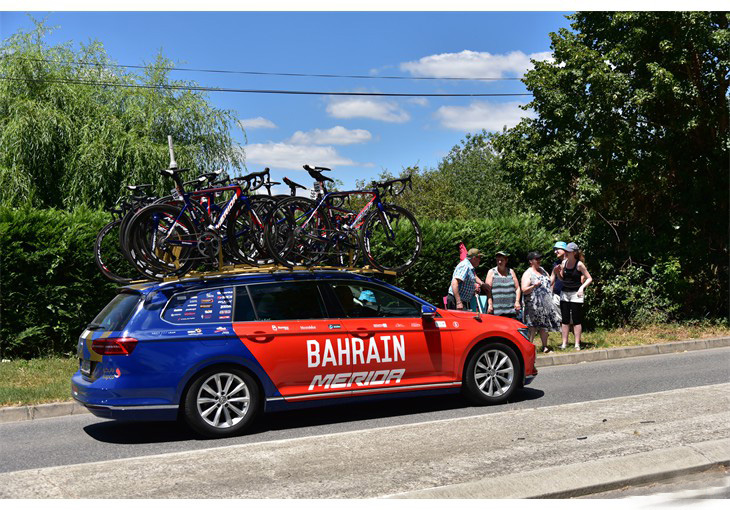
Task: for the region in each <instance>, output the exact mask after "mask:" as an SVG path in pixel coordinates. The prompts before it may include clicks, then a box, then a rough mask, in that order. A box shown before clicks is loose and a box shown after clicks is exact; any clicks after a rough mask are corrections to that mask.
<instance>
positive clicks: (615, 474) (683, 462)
mask: <svg viewBox="0 0 730 510" xmlns="http://www.w3.org/2000/svg"><path fill="white" fill-rule="evenodd" d="M728 465H730V439H720V440H717V441H707V442H703V443H695V444H691V445H688V446H679V447H674V448H666V449H663V450H654V451H651V452H645V453H638V454H634V455H627V456H624V457H619V458H609V459H602V460H596V461H591V462H583V463H580V464H571V465H563V466H557V467H551V468H544V469H538V470H535V471H529V472H522V473H514V474H510V475H505V476H500V477H496V478H489V479H484V480H478V481H475V482H467V483H460V484H455V485H447V486H442V487H433V488H430V489H422V490H416V491H411V492H404V493H400V494H393V495H391V496H386V497H387V498H393V499H431V498H438V499H452V498H454V499H456V498H458V499H472V498H480V499H515V498H519V499H526V498H546V499H565V498H574V497H578V496H586V495H590V494H596V493H599V492H605V491H610V490H615V489H620V488H622V487H626V486H635V485H642V484H646V483H651V482H656V481H660V480H666V479H668V478H672V477H675V476H683V475H688V474H691V473H698V472H702V471H706V470H708V469H712V468H714V467H718V466H728Z"/></svg>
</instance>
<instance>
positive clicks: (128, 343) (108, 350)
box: [91, 336, 137, 356]
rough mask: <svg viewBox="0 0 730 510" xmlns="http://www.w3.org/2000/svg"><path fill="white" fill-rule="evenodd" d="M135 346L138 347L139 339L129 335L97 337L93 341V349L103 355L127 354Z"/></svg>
mask: <svg viewBox="0 0 730 510" xmlns="http://www.w3.org/2000/svg"><path fill="white" fill-rule="evenodd" d="M135 347H137V339H136V338H132V337H129V336H124V337H121V338H97V339H96V340H94V341H93V342H92V343H91V350H92V351H94V352H95V353H97V354H101V355H102V356H127V355H128V354H131V353H132V351H133V350H134V348H135Z"/></svg>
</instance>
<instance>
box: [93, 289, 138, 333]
mask: <svg viewBox="0 0 730 510" xmlns="http://www.w3.org/2000/svg"><path fill="white" fill-rule="evenodd" d="M139 299H140V295H139V294H130V293H126V292H125V293H121V294H117V295H116V296H114V299H112V300H111V301H110V302H109V304H108V305H106V306H105V307H104V309H103V310H102V311H101V312H100V313H99V315H97V316H96V318H94V320H93V321H91V323H89V325H88V326H86V327H87V328H88V329H104V330H106V331H120V330H121V329H123V328H124V325H125V324H126V323H127V321H128V320H129V318H130V317H131V315H132V312H134V309H135V308H136V307H137V303H139Z"/></svg>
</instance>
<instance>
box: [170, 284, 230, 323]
mask: <svg viewBox="0 0 730 510" xmlns="http://www.w3.org/2000/svg"><path fill="white" fill-rule="evenodd" d="M232 317H233V288H232V287H223V288H219V289H205V290H195V291H190V292H182V293H180V294H175V295H174V296H172V298H171V299H170V301H169V302H168V303H167V306H166V307H165V311H164V312H163V313H162V318H163V319H164V320H166V321H168V322H171V323H173V324H210V323H216V322H232V320H233V318H232Z"/></svg>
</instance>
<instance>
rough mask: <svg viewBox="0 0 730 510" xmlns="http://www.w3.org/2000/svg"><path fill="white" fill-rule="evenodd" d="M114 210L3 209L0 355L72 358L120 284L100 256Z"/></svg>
mask: <svg viewBox="0 0 730 510" xmlns="http://www.w3.org/2000/svg"><path fill="white" fill-rule="evenodd" d="M108 221H110V217H109V215H108V214H107V213H104V212H100V211H92V210H89V209H84V208H79V209H77V210H75V211H73V212H68V211H59V210H53V209H44V210H34V209H31V208H21V209H11V208H8V207H0V246H2V258H1V259H0V314H1V316H0V356H1V357H3V358H32V357H44V356H50V355H59V354H61V355H63V354H71V353H73V352H74V350H75V345H76V341H77V339H78V336H79V334H80V333H81V331H83V329H84V326H85V325H86V324H87V323H88V322H89V321H91V320H92V319H93V318H94V317H95V316H96V314H97V313H98V312H99V311H100V310H101V308H102V307H103V306H104V305H105V304H106V303H107V302H108V301H109V300H110V299H111V297H112V296H113V295H114V293H115V288H116V286H115V285H114V284H113V283H111V282H109V281H108V280H106V279H105V278H104V277H103V276H102V275H101V273H99V271H98V269H97V268H96V265H95V264H94V259H93V249H94V241H95V239H96V234H97V232H98V231H99V230H100V229H101V227H102V226H104V225H105V224H106V223H107V222H108Z"/></svg>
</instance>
